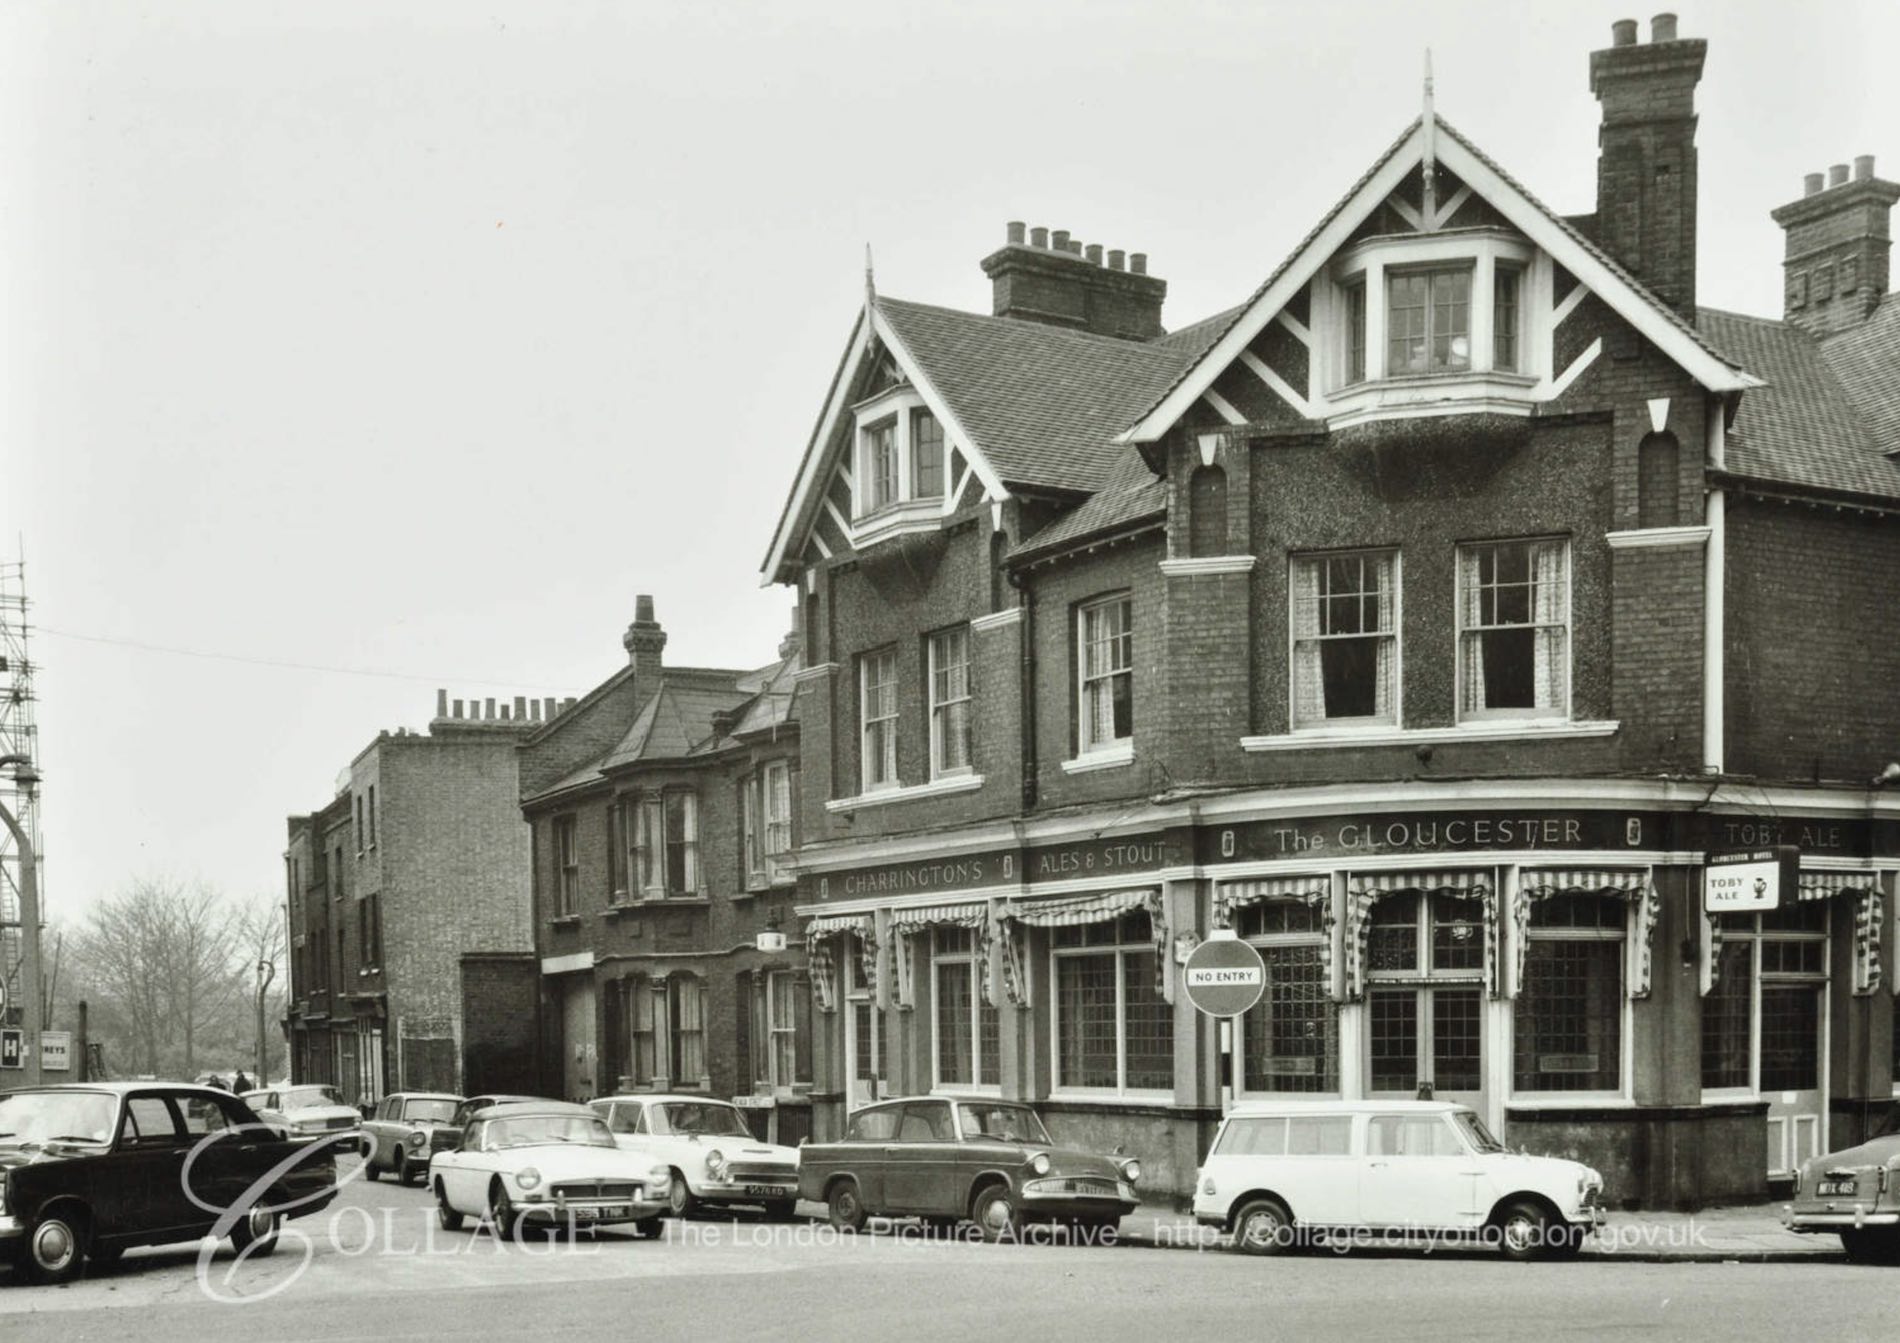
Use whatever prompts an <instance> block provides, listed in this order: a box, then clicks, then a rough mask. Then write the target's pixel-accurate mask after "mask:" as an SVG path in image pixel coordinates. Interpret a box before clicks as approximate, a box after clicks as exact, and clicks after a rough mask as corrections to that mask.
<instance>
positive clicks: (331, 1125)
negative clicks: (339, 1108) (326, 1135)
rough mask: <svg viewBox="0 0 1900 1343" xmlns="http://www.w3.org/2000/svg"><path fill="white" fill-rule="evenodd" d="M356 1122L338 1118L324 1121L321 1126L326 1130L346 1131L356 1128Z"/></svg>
mask: <svg viewBox="0 0 1900 1343" xmlns="http://www.w3.org/2000/svg"><path fill="white" fill-rule="evenodd" d="M356 1122H357V1121H356V1120H354V1119H342V1118H338V1119H330V1120H326V1121H325V1122H324V1125H323V1126H324V1127H325V1128H326V1129H346V1128H355V1127H356Z"/></svg>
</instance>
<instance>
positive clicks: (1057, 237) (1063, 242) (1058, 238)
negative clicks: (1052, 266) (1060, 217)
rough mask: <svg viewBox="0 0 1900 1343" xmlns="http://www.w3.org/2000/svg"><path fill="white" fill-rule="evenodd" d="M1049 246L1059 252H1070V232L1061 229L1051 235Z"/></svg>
mask: <svg viewBox="0 0 1900 1343" xmlns="http://www.w3.org/2000/svg"><path fill="white" fill-rule="evenodd" d="M1049 245H1050V246H1051V247H1053V248H1055V249H1056V251H1058V252H1066V251H1068V250H1069V230H1067V229H1065V228H1059V229H1057V230H1056V231H1055V232H1053V233H1051V234H1050V235H1049Z"/></svg>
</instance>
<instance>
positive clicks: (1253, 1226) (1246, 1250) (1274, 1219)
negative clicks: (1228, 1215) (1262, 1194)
mask: <svg viewBox="0 0 1900 1343" xmlns="http://www.w3.org/2000/svg"><path fill="white" fill-rule="evenodd" d="M1293 1244H1294V1232H1293V1214H1292V1213H1290V1212H1288V1211H1287V1206H1286V1204H1284V1203H1282V1202H1280V1200H1279V1199H1277V1198H1257V1199H1255V1200H1254V1201H1253V1202H1251V1203H1249V1204H1247V1205H1246V1206H1245V1207H1243V1208H1241V1210H1240V1211H1239V1212H1237V1213H1235V1214H1234V1248H1235V1249H1236V1250H1238V1251H1240V1253H1242V1254H1259V1255H1267V1254H1282V1253H1284V1252H1286V1251H1287V1250H1290V1249H1292V1248H1293Z"/></svg>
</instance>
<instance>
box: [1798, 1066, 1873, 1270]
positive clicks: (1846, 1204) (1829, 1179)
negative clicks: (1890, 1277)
mask: <svg viewBox="0 0 1900 1343" xmlns="http://www.w3.org/2000/svg"><path fill="white" fill-rule="evenodd" d="M1781 1219H1782V1221H1783V1222H1785V1223H1786V1224H1787V1225H1788V1227H1789V1229H1791V1230H1794V1231H1807V1232H1830V1231H1831V1232H1833V1233H1834V1234H1836V1235H1838V1236H1839V1237H1840V1238H1841V1248H1842V1249H1843V1250H1845V1251H1847V1257H1848V1258H1849V1259H1852V1260H1854V1261H1856V1262H1857V1263H1864V1264H1900V1102H1896V1103H1895V1104H1894V1106H1893V1108H1892V1109H1890V1110H1889V1111H1888V1112H1887V1117H1886V1120H1885V1122H1883V1123H1882V1124H1881V1125H1880V1127H1879V1128H1878V1129H1877V1130H1876V1131H1875V1133H1874V1136H1873V1137H1871V1138H1869V1139H1868V1140H1867V1141H1866V1142H1864V1143H1862V1144H1860V1145H1859V1146H1858V1147H1848V1148H1844V1149H1842V1150H1841V1151H1839V1152H1829V1153H1828V1154H1827V1155H1826V1156H1818V1157H1814V1158H1812V1159H1811V1160H1808V1161H1806V1162H1803V1163H1802V1166H1801V1170H1800V1172H1799V1174H1798V1175H1797V1177H1796V1180H1795V1187H1794V1200H1793V1202H1791V1203H1789V1204H1788V1205H1787V1206H1786V1207H1785V1208H1784V1209H1782V1214H1781Z"/></svg>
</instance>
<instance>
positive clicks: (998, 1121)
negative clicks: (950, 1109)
mask: <svg viewBox="0 0 1900 1343" xmlns="http://www.w3.org/2000/svg"><path fill="white" fill-rule="evenodd" d="M957 1120H958V1122H959V1123H960V1124H961V1125H962V1127H963V1136H964V1137H965V1138H966V1139H968V1138H989V1139H992V1140H994V1141H996V1142H1020V1143H1036V1144H1039V1145H1045V1146H1046V1145H1048V1144H1049V1142H1050V1138H1049V1130H1048V1129H1046V1128H1044V1127H1043V1126H1042V1120H1041V1118H1040V1117H1039V1116H1038V1115H1037V1114H1036V1112H1035V1111H1034V1110H1032V1109H1030V1108H1029V1107H1028V1106H1027V1105H993V1104H990V1103H989V1102H987V1101H978V1102H965V1103H963V1104H960V1105H958V1106H957Z"/></svg>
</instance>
